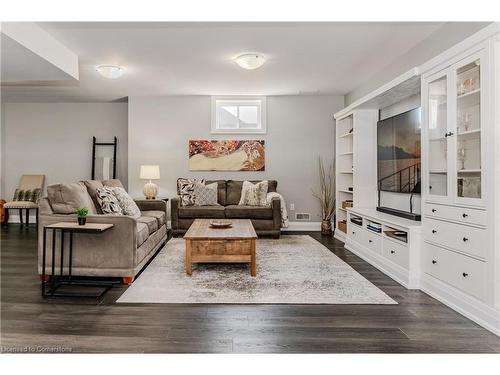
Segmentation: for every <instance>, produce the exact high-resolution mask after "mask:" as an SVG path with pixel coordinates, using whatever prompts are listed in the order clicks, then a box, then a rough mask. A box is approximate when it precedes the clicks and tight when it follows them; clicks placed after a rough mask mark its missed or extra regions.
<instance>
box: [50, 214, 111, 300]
mask: <svg viewBox="0 0 500 375" xmlns="http://www.w3.org/2000/svg"><path fill="white" fill-rule="evenodd" d="M112 227H113V224H102V223H87V224H85V225H78V223H76V222H59V223H55V224H50V225H47V226H45V227H44V228H43V254H42V297H44V298H45V297H85V298H101V297H102V296H103V295H104V294H105V293H106V292H107V291H108V290H109V289H110V288H111V287H112V286H113V283H112V282H104V281H93V280H88V281H86V280H73V279H72V275H71V271H72V266H73V233H93V234H95V233H103V232H105V231H106V230H108V229H110V228H112ZM48 231H52V261H51V275H50V276H51V278H50V282H48V281H47V276H48V275H47V274H46V273H45V268H46V256H47V232H48ZM57 231H59V232H60V233H61V236H60V247H59V248H60V272H59V273H60V274H59V275H56V237H57V236H56V232H57ZM65 234H69V258H68V275H66V276H65V275H64V272H63V271H64V250H65V249H64V237H65ZM47 284H49V285H47ZM63 286H78V287H83V289H86V287H91V288H92V289H98V292H97V293H96V292H94V293H91V292H83V293H82V292H78V291H71V289H72V288H71V287H70V288H61V287H63ZM62 289H69V290H62Z"/></svg>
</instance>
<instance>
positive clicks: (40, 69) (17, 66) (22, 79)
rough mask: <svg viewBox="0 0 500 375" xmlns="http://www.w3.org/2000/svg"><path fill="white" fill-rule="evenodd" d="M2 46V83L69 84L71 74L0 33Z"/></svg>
mask: <svg viewBox="0 0 500 375" xmlns="http://www.w3.org/2000/svg"><path fill="white" fill-rule="evenodd" d="M0 44H1V46H2V49H1V51H2V64H1V77H2V85H23V84H25V83H26V82H36V84H37V85H44V84H48V82H50V83H51V84H55V85H57V84H69V83H70V82H71V81H73V82H74V80H73V79H72V77H71V76H69V75H68V74H67V73H65V72H63V71H62V70H60V69H58V68H57V67H55V66H54V65H53V64H51V63H50V62H48V61H47V60H45V59H44V58H42V57H40V56H38V55H37V54H36V53H34V52H32V51H31V50H30V49H28V48H26V47H25V46H23V45H22V44H20V43H18V42H16V41H15V40H13V39H11V38H9V37H8V36H7V35H5V34H3V33H2V34H0Z"/></svg>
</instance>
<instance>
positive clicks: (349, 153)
mask: <svg viewBox="0 0 500 375" xmlns="http://www.w3.org/2000/svg"><path fill="white" fill-rule="evenodd" d="M344 155H354V153H353V152H352V151H349V152H340V153H339V156H344Z"/></svg>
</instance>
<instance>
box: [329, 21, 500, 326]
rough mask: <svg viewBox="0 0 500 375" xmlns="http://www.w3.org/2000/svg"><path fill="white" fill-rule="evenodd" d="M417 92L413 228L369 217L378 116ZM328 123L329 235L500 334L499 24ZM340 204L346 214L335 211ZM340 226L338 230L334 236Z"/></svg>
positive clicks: (400, 221)
mask: <svg viewBox="0 0 500 375" xmlns="http://www.w3.org/2000/svg"><path fill="white" fill-rule="evenodd" d="M415 82H416V85H415ZM415 88H417V90H418V91H415ZM418 94H420V98H421V106H422V111H421V115H422V118H421V120H422V121H421V124H422V129H421V130H422V131H421V134H422V139H421V146H422V153H421V155H422V189H421V191H422V193H421V202H422V207H421V212H422V223H421V225H420V223H416V222H410V221H408V220H405V219H401V218H397V217H394V216H391V215H386V214H382V213H380V212H378V211H376V205H377V201H376V193H377V174H376V168H377V164H376V159H377V155H376V146H377V133H376V127H377V120H378V110H379V109H383V108H386V107H387V106H389V105H392V104H394V103H398V102H400V101H401V100H403V99H404V98H408V97H410V96H411V95H418ZM335 119H336V120H337V122H336V124H337V136H336V140H337V142H336V146H337V148H336V162H337V174H336V176H337V189H336V190H337V194H336V197H337V211H336V215H337V222H336V228H337V229H336V231H335V237H336V238H338V239H340V240H342V241H344V242H345V247H346V248H347V249H349V250H351V251H352V252H354V253H355V254H357V255H359V256H360V257H362V258H363V259H365V260H366V261H368V262H369V263H371V264H372V265H374V266H375V267H377V268H379V269H380V270H381V271H383V272H384V273H385V274H387V275H388V276H390V277H392V278H393V279H394V280H396V281H398V282H400V283H401V284H403V285H405V286H406V287H409V288H419V289H421V290H422V291H424V292H425V293H427V294H429V295H431V296H433V297H435V298H436V299H438V300H439V301H441V302H443V303H444V304H446V305H448V306H450V307H451V308H453V309H455V310H456V311H458V312H460V313H461V314H463V315H465V316H467V317H469V318H470V319H472V320H474V321H475V322H477V323H478V324H480V325H482V326H483V327H486V328H488V329H489V330H491V331H493V332H495V333H496V334H497V335H500V24H499V23H494V24H492V25H490V26H488V27H486V28H485V29H483V30H481V31H479V32H478V33H476V34H474V35H472V36H471V37H469V38H468V39H466V40H464V41H462V42H460V43H459V44H457V45H455V46H454V47H452V48H450V49H448V50H447V51H445V52H443V53H442V54H440V55H438V56H436V57H434V58H432V59H430V60H429V61H427V62H425V63H424V64H422V65H420V66H419V67H416V68H414V69H412V70H410V71H408V72H407V73H405V74H403V75H401V76H399V77H397V78H395V79H394V80H393V81H390V82H388V83H387V84H385V85H383V86H381V87H380V88H378V89H376V90H374V91H373V92H371V93H370V94H368V95H366V96H365V97H363V98H361V99H359V100H357V101H356V102H354V103H352V104H350V105H349V106H348V107H346V108H345V109H343V110H342V111H339V112H337V113H336V114H335ZM351 129H352V131H351ZM351 133H352V134H351ZM350 167H351V168H352V171H351V170H350ZM351 197H352V198H351ZM346 199H352V200H353V208H347V209H343V208H342V202H343V201H344V200H346ZM343 220H345V222H346V223H347V228H345V227H344V229H346V233H344V232H341V231H339V230H338V228H339V223H340V222H342V221H343ZM395 231H398V232H400V233H403V235H404V234H405V233H406V235H404V236H403V238H404V239H403V240H402V239H400V238H399V237H398V238H395ZM396 237H397V236H396Z"/></svg>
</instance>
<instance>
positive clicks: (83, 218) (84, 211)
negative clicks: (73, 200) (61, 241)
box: [75, 207, 89, 225]
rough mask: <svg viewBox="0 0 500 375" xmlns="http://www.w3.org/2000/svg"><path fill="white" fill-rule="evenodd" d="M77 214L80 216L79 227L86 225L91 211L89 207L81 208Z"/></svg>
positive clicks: (77, 210)
mask: <svg viewBox="0 0 500 375" xmlns="http://www.w3.org/2000/svg"><path fill="white" fill-rule="evenodd" d="M75 212H76V214H77V215H78V225H85V223H86V221H87V215H88V213H89V209H88V208H87V207H80V208H77V209H76V211H75Z"/></svg>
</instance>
